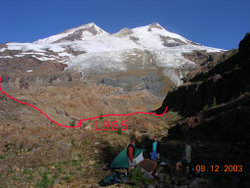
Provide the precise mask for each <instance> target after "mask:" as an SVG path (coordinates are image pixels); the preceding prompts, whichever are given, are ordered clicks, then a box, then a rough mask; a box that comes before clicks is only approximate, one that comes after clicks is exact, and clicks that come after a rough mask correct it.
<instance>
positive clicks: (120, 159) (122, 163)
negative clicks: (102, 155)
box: [110, 148, 144, 168]
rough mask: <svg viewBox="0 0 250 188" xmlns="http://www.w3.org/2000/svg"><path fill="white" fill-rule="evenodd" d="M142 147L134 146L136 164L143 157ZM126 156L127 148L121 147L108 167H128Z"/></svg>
mask: <svg viewBox="0 0 250 188" xmlns="http://www.w3.org/2000/svg"><path fill="white" fill-rule="evenodd" d="M143 152H144V149H139V148H135V157H134V160H135V163H136V164H138V163H139V162H141V161H142V160H143V159H144V157H143ZM128 167H129V166H128V157H127V148H125V149H123V150H122V151H121V152H120V153H119V154H118V155H117V156H116V158H115V159H114V160H113V161H112V163H111V165H110V168H128Z"/></svg>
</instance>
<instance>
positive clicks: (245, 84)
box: [156, 35, 250, 116]
mask: <svg viewBox="0 0 250 188" xmlns="http://www.w3.org/2000/svg"><path fill="white" fill-rule="evenodd" d="M249 46H250V37H249V35H246V37H245V38H244V39H243V40H242V41H241V42H240V45H239V51H238V52H237V53H236V54H235V55H233V56H231V57H230V58H228V59H227V60H225V61H223V62H221V63H219V64H217V65H216V66H215V67H213V68H212V69H210V70H209V71H208V72H206V73H204V72H202V73H200V74H197V75H196V76H194V77H193V78H192V79H190V80H189V82H187V83H185V84H183V85H182V86H180V87H179V88H177V89H176V90H174V91H172V92H170V93H168V95H167V96H166V98H165V99H164V101H163V104H162V106H161V108H159V109H158V110H156V111H157V113H162V112H163V110H164V109H165V108H166V106H168V109H169V110H170V109H172V110H173V111H178V112H179V113H180V114H181V115H183V116H192V115H194V114H196V113H198V112H200V111H202V110H203V109H204V108H206V106H208V107H209V106H213V105H218V104H222V103H227V102H229V101H230V100H232V99H236V98H237V97H239V96H240V95H241V94H242V93H245V92H247V91H250V74H249V73H250V48H249Z"/></svg>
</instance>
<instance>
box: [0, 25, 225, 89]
mask: <svg viewBox="0 0 250 188" xmlns="http://www.w3.org/2000/svg"><path fill="white" fill-rule="evenodd" d="M135 49H138V50H139V51H145V50H146V51H150V52H151V53H153V54H154V56H155V57H156V58H155V61H156V65H157V66H159V67H163V68H165V71H164V72H165V73H166V75H168V76H169V75H170V73H169V72H171V71H172V70H176V69H179V68H181V67H183V66H184V65H185V66H186V65H190V66H195V65H194V63H193V62H191V61H189V60H187V59H185V58H184V57H183V56H182V53H183V52H192V51H194V50H198V51H200V50H206V51H207V52H219V51H222V50H221V49H216V48H210V47H205V46H202V45H198V44H196V43H193V42H191V41H189V40H187V39H185V38H184V37H182V36H180V35H178V34H176V33H172V32H169V31H167V30H166V29H164V28H163V27H162V26H161V25H160V24H158V23H153V24H150V25H147V26H142V27H136V28H133V29H128V28H125V29H122V30H121V31H119V32H117V33H115V34H109V33H108V32H106V31H104V30H103V29H101V28H100V27H98V26H97V25H95V24H94V23H89V24H86V25H82V26H79V27H77V28H72V29H69V30H66V31H64V32H62V33H59V34H57V35H53V36H50V37H48V38H44V39H40V40H37V41H35V42H33V43H6V44H5V46H4V47H3V48H0V52H4V51H5V50H18V51H19V53H18V54H16V55H15V57H18V56H19V57H22V56H23V55H27V54H32V56H33V57H35V58H37V59H39V60H41V61H52V62H55V61H56V62H61V63H66V64H68V69H75V70H78V71H81V72H82V73H87V72H92V71H97V72H98V71H105V70H112V71H114V70H117V71H126V69H127V65H126V63H125V62H124V60H125V59H126V57H125V56H126V55H127V54H134V52H135ZM1 58H5V57H1ZM6 58H9V57H6ZM145 63H147V62H145ZM170 70H171V71H170ZM172 73H173V71H172V72H171V74H172ZM172 77H174V76H172ZM175 77H178V78H179V79H176V78H174V80H173V81H174V82H175V83H176V84H177V85H179V84H180V83H181V81H180V78H181V75H177V76H175ZM170 79H171V78H170Z"/></svg>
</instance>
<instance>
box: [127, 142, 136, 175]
mask: <svg viewBox="0 0 250 188" xmlns="http://www.w3.org/2000/svg"><path fill="white" fill-rule="evenodd" d="M127 156H128V164H129V167H128V172H130V171H131V170H132V169H134V156H135V140H131V143H130V144H129V145H128V147H127Z"/></svg>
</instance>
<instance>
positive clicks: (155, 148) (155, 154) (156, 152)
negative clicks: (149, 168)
mask: <svg viewBox="0 0 250 188" xmlns="http://www.w3.org/2000/svg"><path fill="white" fill-rule="evenodd" d="M150 155H151V159H152V160H155V159H157V158H159V157H160V143H159V142H158V141H157V137H154V142H153V144H152V151H151V152H150Z"/></svg>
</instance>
